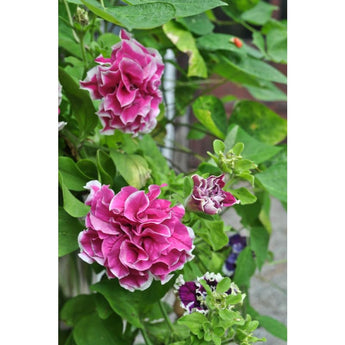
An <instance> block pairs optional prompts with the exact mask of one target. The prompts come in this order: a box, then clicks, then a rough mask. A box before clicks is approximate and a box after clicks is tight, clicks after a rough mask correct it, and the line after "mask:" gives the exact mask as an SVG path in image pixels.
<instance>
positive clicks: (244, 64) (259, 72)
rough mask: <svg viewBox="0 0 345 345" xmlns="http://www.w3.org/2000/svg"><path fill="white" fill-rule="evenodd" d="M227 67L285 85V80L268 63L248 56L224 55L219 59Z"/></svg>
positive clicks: (284, 77) (282, 75)
mask: <svg viewBox="0 0 345 345" xmlns="http://www.w3.org/2000/svg"><path fill="white" fill-rule="evenodd" d="M221 60H222V61H223V62H225V63H226V64H227V65H229V66H235V67H236V68H237V69H239V70H240V71H242V72H244V73H246V74H248V75H250V76H252V77H255V78H259V79H262V80H267V81H272V82H276V83H282V84H286V82H287V78H286V76H285V75H284V74H282V73H281V72H280V71H279V70H277V69H276V68H274V67H273V66H271V65H269V64H268V63H266V62H264V61H262V60H259V59H257V58H255V57H252V56H250V55H247V56H246V55H244V54H234V53H227V52H226V53H224V55H223V56H222V59H221Z"/></svg>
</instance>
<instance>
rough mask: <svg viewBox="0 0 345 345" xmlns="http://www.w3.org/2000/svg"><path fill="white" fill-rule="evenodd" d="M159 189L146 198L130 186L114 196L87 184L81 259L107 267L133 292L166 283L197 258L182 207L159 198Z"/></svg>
mask: <svg viewBox="0 0 345 345" xmlns="http://www.w3.org/2000/svg"><path fill="white" fill-rule="evenodd" d="M160 187H161V186H157V185H151V186H149V192H148V193H145V192H144V191H142V190H137V189H136V188H134V187H131V186H127V187H123V188H122V189H121V191H120V192H119V193H117V194H114V192H113V191H112V190H111V189H110V188H109V187H108V186H106V185H101V184H100V183H99V182H98V181H91V182H89V183H88V184H87V185H86V188H87V189H89V190H90V194H89V196H88V198H87V199H86V201H85V203H86V204H87V205H90V206H91V209H90V212H89V213H88V214H87V216H86V219H85V225H86V227H87V229H86V230H84V231H82V232H81V233H80V234H79V237H78V241H79V246H80V249H81V252H80V254H79V256H80V257H81V258H82V259H83V260H84V261H86V262H88V263H93V262H97V263H99V264H100V265H103V266H104V267H105V269H106V273H107V276H108V277H109V278H118V279H119V283H120V285H121V286H123V287H124V288H126V289H128V290H130V291H134V290H136V289H138V290H144V289H146V288H148V287H149V286H150V285H151V283H152V280H153V279H156V280H160V281H161V282H162V284H164V283H165V282H167V281H168V280H169V279H170V278H171V277H172V276H173V275H172V274H171V272H173V271H175V270H177V269H180V268H182V267H183V265H184V264H185V262H186V261H189V260H191V259H192V258H193V255H192V254H191V252H192V250H193V248H194V246H193V239H194V233H193V230H192V229H191V228H188V227H186V226H185V225H184V224H182V223H181V219H182V217H183V215H184V212H185V211H184V208H183V207H182V206H174V207H170V204H171V203H170V201H168V200H164V199H157V197H158V196H159V194H160Z"/></svg>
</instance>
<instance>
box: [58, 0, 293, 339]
mask: <svg viewBox="0 0 345 345" xmlns="http://www.w3.org/2000/svg"><path fill="white" fill-rule="evenodd" d="M214 9H217V11H214ZM276 9H277V7H276V6H273V5H271V4H269V3H267V2H265V1H263V0H234V1H220V0H190V1H184V0H168V1H161V0H126V1H124V2H122V3H120V2H118V1H112V0H100V1H98V0H67V1H62V0H60V1H59V41H58V44H59V82H60V83H61V85H62V102H61V104H59V121H64V122H67V125H66V126H65V127H64V128H63V129H62V130H61V131H59V157H58V163H59V172H58V175H59V218H58V220H59V229H58V241H59V251H58V255H59V257H60V260H65V259H66V260H71V261H73V262H74V268H72V267H69V268H68V270H69V272H64V273H63V274H64V277H62V278H61V279H60V288H62V290H63V291H64V293H65V291H69V290H70V291H77V292H76V296H74V295H73V297H72V296H69V295H68V293H66V296H65V295H64V296H63V297H62V301H61V305H62V308H61V309H60V311H59V319H60V322H62V323H63V325H64V326H67V329H65V328H66V327H63V328H64V329H60V332H59V345H60V344H61V345H91V344H99V345H102V344H107V345H108V344H109V345H117V344H124V345H126V344H128V345H129V344H133V343H134V339H135V338H136V336H137V335H138V333H142V336H143V338H144V340H143V341H144V342H145V344H146V345H158V344H164V345H168V344H172V345H182V344H185V345H208V344H209V345H211V344H216V345H221V344H225V343H236V344H239V345H249V344H253V343H255V342H258V341H264V339H258V338H256V337H254V336H253V332H254V331H255V329H256V328H257V327H258V325H259V323H260V326H262V327H264V328H266V330H268V331H269V332H270V333H271V334H273V335H274V336H276V337H278V338H280V339H283V340H286V338H287V336H286V333H287V332H286V326H285V325H283V324H282V323H280V322H279V321H277V320H275V319H273V318H271V317H270V316H264V315H260V314H259V313H258V312H256V311H255V310H254V309H253V308H252V307H250V305H249V304H248V302H247V303H246V302H244V301H245V300H244V298H245V294H242V293H241V292H240V291H239V288H238V287H237V286H235V285H234V282H235V283H236V284H237V285H238V286H239V287H240V288H241V289H243V291H245V292H246V294H247V295H248V294H249V287H250V284H251V277H252V276H253V275H254V273H255V271H256V268H258V270H261V269H262V268H263V267H264V265H265V263H266V261H267V260H269V258H270V255H271V256H272V255H273V254H272V253H270V252H269V251H268V248H269V240H270V235H271V234H272V233H273V232H274V231H275V229H274V228H273V227H272V224H271V222H270V207H271V202H270V200H271V198H272V197H275V198H277V199H278V200H280V201H281V202H282V204H283V205H285V206H286V204H287V150H286V145H285V144H281V143H282V142H283V141H284V140H286V136H287V121H286V120H285V119H284V118H282V117H281V116H279V115H278V114H276V113H275V112H274V111H272V110H271V109H270V106H269V105H268V106H267V105H264V104H263V103H262V101H286V93H285V92H284V91H282V89H281V88H282V86H281V85H277V84H286V82H287V78H286V76H285V75H284V74H283V73H282V72H280V71H281V69H280V68H279V66H277V64H286V62H287V54H286V50H287V49H286V46H287V31H286V28H287V25H286V23H285V22H284V21H278V20H275V19H273V18H272V14H273V12H274V11H275V10H276ZM218 14H221V16H218ZM81 15H83V16H84V19H85V20H84V21H83V20H81V19H83V18H81V17H80V16H81ZM220 17H221V18H222V20H220V19H219V18H220ZM224 17H228V18H229V19H230V20H223V19H224ZM86 19H87V20H86ZM225 19H226V18H225ZM234 23H237V24H238V26H242V27H244V28H246V29H248V30H249V31H251V33H252V35H251V39H246V38H244V37H239V38H240V39H241V41H242V46H241V47H238V46H236V45H235V44H234V41H233V39H234V38H235V37H236V36H234V35H233V34H227V33H221V32H232V31H231V29H232V26H231V25H232V24H234ZM229 24H231V25H229ZM120 27H121V28H124V29H125V30H127V31H130V32H131V34H132V35H133V37H134V38H135V39H136V40H137V41H138V42H140V43H141V44H143V45H144V46H146V47H148V48H155V49H157V50H158V51H159V53H160V54H161V56H162V58H163V63H164V64H165V72H164V75H163V80H162V83H161V85H160V89H161V91H162V96H163V97H162V99H163V101H162V103H161V104H160V106H159V110H160V114H159V115H158V116H157V126H156V128H155V129H154V130H153V131H152V132H151V133H146V134H142V133H140V134H139V135H138V136H136V137H133V136H132V135H131V134H128V133H122V132H121V131H120V130H118V129H116V130H115V132H114V134H112V135H107V136H104V135H102V134H101V133H100V129H101V125H102V124H101V123H100V121H99V120H98V117H97V109H98V106H99V104H100V102H102V101H99V100H92V99H91V97H90V94H89V92H88V91H86V90H82V89H81V88H80V85H79V81H80V80H82V79H84V78H85V76H86V74H87V72H88V71H89V70H90V69H91V68H92V67H94V66H95V64H96V63H95V62H94V60H95V58H96V57H98V56H99V55H100V54H102V55H103V56H104V57H110V56H111V53H112V47H113V46H114V45H115V44H117V43H118V42H120V41H121V40H120V38H119V36H118V35H117V34H115V32H118V31H117V30H118V29H119V28H120ZM225 27H226V30H223V29H225ZM229 28H230V30H228V29H229ZM168 49H170V50H172V51H173V52H174V54H175V59H170V58H169V60H168V59H167V57H166V56H167V55H166V52H167V50H168ZM272 62H273V63H274V64H272ZM169 65H170V66H171V65H172V66H174V67H176V70H177V73H176V78H175V80H174V82H176V84H174V85H172V86H171V87H168V86H166V85H165V81H167V82H169V81H170V80H168V78H170V77H169V75H168V73H167V67H168V66H169ZM228 82H229V83H235V84H238V85H239V86H240V87H244V88H245V89H246V90H247V91H248V92H249V93H250V94H251V95H252V96H253V98H254V100H247V99H242V98H241V97H239V96H238V97H237V96H234V95H233V91H232V90H229V91H227V92H226V93H225V95H224V97H223V98H219V97H217V96H216V94H217V93H215V92H213V90H216V89H217V87H218V86H220V85H222V84H225V85H227V83H228ZM283 87H284V85H283ZM170 91H172V92H173V93H174V96H175V98H174V100H173V101H171V100H169V97H167V96H168V93H169V92H170ZM114 97H116V96H114ZM230 103H232V104H230ZM228 106H230V107H228ZM229 108H230V109H232V111H231V112H229V111H228V110H227V109H229ZM171 110H173V111H171ZM189 110H192V111H193V115H194V116H195V118H196V120H197V121H196V123H190V122H187V121H184V120H182V118H181V116H182V115H184V114H186V112H187V111H189ZM171 114H172V115H171ZM168 116H169V118H168ZM167 124H168V125H169V126H173V127H174V128H175V130H176V131H177V130H178V129H179V127H186V128H187V129H186V131H187V132H188V136H187V139H191V140H193V141H194V142H193V143H195V142H197V147H198V146H200V147H204V145H209V146H211V147H210V148H209V149H205V150H204V152H202V153H200V152H194V151H193V150H191V149H189V148H187V149H186V148H185V147H184V146H183V145H182V144H180V143H178V142H169V146H170V147H171V148H172V150H173V151H174V152H175V151H182V152H184V153H185V154H188V155H190V157H192V156H193V157H195V158H197V159H198V160H199V164H198V166H197V167H196V168H193V169H190V170H188V171H183V170H185V169H184V168H180V166H179V163H180V162H178V161H176V159H175V157H174V156H173V157H174V158H173V159H172V160H171V161H170V158H169V159H167V157H165V154H163V153H162V152H163V151H162V150H161V148H162V147H164V146H166V137H165V136H166V133H167V127H166V125H167ZM184 133H186V132H184ZM210 137H212V140H213V139H215V140H213V142H210ZM201 140H203V141H201ZM207 150H209V151H212V150H213V152H207ZM198 151H199V150H198ZM207 155H208V156H207ZM193 164H194V163H193ZM193 174H198V175H199V176H202V177H204V178H206V177H208V176H210V175H215V176H220V175H222V174H224V181H225V183H226V184H225V186H224V188H223V189H224V191H227V192H230V193H231V194H233V196H234V197H235V198H236V199H237V200H238V201H239V204H236V205H234V206H233V209H234V210H235V212H236V213H237V215H238V216H239V217H240V222H241V225H240V229H237V227H235V228H234V229H232V228H230V226H226V225H225V224H224V222H223V220H222V219H223V218H222V217H223V216H222V212H221V213H220V214H216V215H209V214H205V213H202V212H191V211H189V210H188V208H187V207H185V211H184V216H183V218H182V223H183V224H184V225H186V226H188V227H190V228H191V229H192V230H193V231H194V234H195V239H194V240H193V245H194V249H193V252H192V254H193V258H192V259H191V260H190V261H188V262H186V263H185V264H184V266H183V267H181V268H180V271H179V272H172V273H173V274H174V276H173V277H172V279H171V280H170V281H168V282H167V283H165V284H161V282H160V281H155V280H154V281H153V283H152V285H151V286H150V287H149V288H148V289H147V290H144V291H135V292H130V291H128V290H126V289H124V288H123V287H121V286H120V285H119V282H118V279H116V278H114V279H108V278H107V277H106V276H103V278H102V279H101V280H99V278H97V279H98V282H97V283H95V284H93V285H91V286H88V287H90V289H91V294H90V295H85V294H80V291H79V285H80V282H79V280H81V281H84V280H85V282H87V284H89V283H90V282H91V275H93V277H95V276H94V275H95V274H100V272H101V271H102V270H103V269H104V267H103V266H101V265H99V264H97V263H93V264H92V265H87V264H83V265H85V266H87V269H85V267H84V266H82V265H78V262H79V261H78V260H79V257H78V256H77V253H76V251H77V250H78V249H79V244H78V235H79V233H80V232H81V231H83V230H84V229H85V228H86V225H85V221H84V219H83V218H84V217H85V216H86V215H87V214H88V212H89V211H90V207H89V206H87V205H85V203H84V200H85V198H86V197H87V193H88V191H87V190H86V189H85V185H86V184H87V183H88V182H89V181H91V180H98V181H99V182H100V183H101V184H106V185H109V186H110V188H111V189H113V190H114V192H115V193H118V192H119V191H120V189H121V188H122V187H124V186H127V185H130V186H133V187H135V188H137V189H140V190H146V191H147V189H148V187H149V185H151V184H158V185H162V184H165V185H166V186H165V187H164V188H162V190H161V194H160V196H159V198H163V199H166V200H169V201H170V202H171V207H173V206H175V205H184V206H186V204H187V201H188V198H189V197H190V196H191V194H192V193H193V181H192V178H191V176H192V175H193ZM224 211H226V209H223V212H224ZM242 227H243V228H245V229H246V231H248V233H249V234H250V236H249V238H248V245H247V247H246V248H244V249H243V250H242V251H241V253H240V254H239V255H238V258H237V261H236V269H235V273H234V276H233V277H232V278H231V279H233V281H232V280H231V279H230V278H224V279H223V280H221V281H220V282H219V283H218V285H217V287H216V288H215V289H214V291H213V290H212V291H211V289H210V287H209V286H208V285H207V284H206V282H205V281H201V284H203V285H204V286H205V289H206V290H207V292H208V293H207V297H206V298H205V303H206V305H207V309H208V313H206V314H202V313H198V312H193V313H191V314H187V315H183V316H182V317H180V318H179V319H178V320H177V321H176V320H175V318H170V319H169V320H170V321H169V320H168V318H167V315H166V314H170V313H172V312H173V309H172V307H171V306H170V305H167V304H165V303H163V302H162V299H163V297H164V296H165V295H166V294H167V293H168V292H169V291H171V290H172V287H173V285H174V282H175V279H176V276H177V274H180V273H181V274H182V275H183V278H184V280H185V281H193V280H196V279H198V278H200V277H202V276H203V275H204V274H205V273H206V272H214V273H221V272H222V269H223V265H224V262H225V260H226V259H227V257H228V255H229V254H230V253H231V250H232V249H231V248H230V247H229V245H228V243H229V237H228V236H229V233H230V230H231V233H233V231H234V232H240V231H241V229H242ZM138 245H139V244H138ZM93 248H96V247H93ZM79 264H80V262H79ZM79 266H80V267H79ZM79 278H80V279H79ZM66 283H67V285H68V288H66V286H65V284H66ZM205 284H206V285H205ZM229 289H230V290H231V291H232V292H231V294H230V295H229V294H228V291H229ZM73 294H74V292H73ZM243 302H244V303H245V305H242V303H243ZM246 312H248V313H249V314H246ZM170 316H172V315H170ZM172 320H174V321H172Z"/></svg>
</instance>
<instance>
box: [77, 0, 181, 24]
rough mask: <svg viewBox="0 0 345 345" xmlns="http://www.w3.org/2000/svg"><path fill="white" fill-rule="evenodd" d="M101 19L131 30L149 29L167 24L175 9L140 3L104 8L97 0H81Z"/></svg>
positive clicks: (162, 4)
mask: <svg viewBox="0 0 345 345" xmlns="http://www.w3.org/2000/svg"><path fill="white" fill-rule="evenodd" d="M81 1H82V2H83V4H84V5H85V6H87V7H88V8H89V9H90V10H91V11H92V12H94V13H95V14H96V15H98V16H100V17H101V18H103V19H105V20H107V21H109V22H111V23H114V24H117V25H121V26H125V27H127V28H128V29H129V30H132V29H151V28H155V27H157V26H161V25H162V24H164V23H166V22H168V21H169V20H170V19H172V18H173V17H174V16H175V7H174V6H172V5H171V4H169V3H166V2H163V1H162V2H158V1H157V2H145V3H144V2H142V3H140V4H138V5H132V6H115V7H109V8H105V7H103V6H102V5H101V4H100V2H98V1H97V0H81Z"/></svg>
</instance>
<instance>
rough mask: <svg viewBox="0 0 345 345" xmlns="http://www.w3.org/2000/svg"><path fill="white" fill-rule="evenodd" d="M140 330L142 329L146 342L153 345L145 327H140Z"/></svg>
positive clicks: (147, 344)
mask: <svg viewBox="0 0 345 345" xmlns="http://www.w3.org/2000/svg"><path fill="white" fill-rule="evenodd" d="M140 331H141V334H142V335H143V338H144V340H145V344H146V345H153V344H152V342H151V340H150V338H149V336H148V335H147V332H146V329H145V327H143V328H140Z"/></svg>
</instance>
